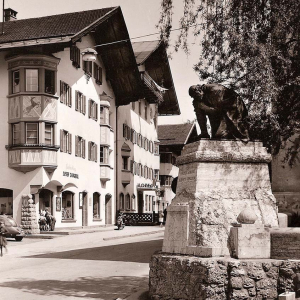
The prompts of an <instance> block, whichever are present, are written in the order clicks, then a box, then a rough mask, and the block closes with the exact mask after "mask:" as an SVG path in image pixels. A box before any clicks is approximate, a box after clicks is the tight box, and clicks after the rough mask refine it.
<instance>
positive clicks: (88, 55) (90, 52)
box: [81, 48, 98, 61]
mask: <svg viewBox="0 0 300 300" xmlns="http://www.w3.org/2000/svg"><path fill="white" fill-rule="evenodd" d="M97 54H98V53H97V51H96V50H94V49H93V48H86V49H84V50H83V51H82V52H81V55H82V59H83V61H95V60H96V59H97V57H96V55H97Z"/></svg>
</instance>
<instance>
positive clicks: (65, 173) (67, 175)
mask: <svg viewBox="0 0 300 300" xmlns="http://www.w3.org/2000/svg"><path fill="white" fill-rule="evenodd" d="M63 176H65V177H71V178H76V179H79V175H78V174H75V173H70V172H65V171H64V172H63Z"/></svg>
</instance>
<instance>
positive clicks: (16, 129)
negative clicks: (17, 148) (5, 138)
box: [12, 123, 21, 145]
mask: <svg viewBox="0 0 300 300" xmlns="http://www.w3.org/2000/svg"><path fill="white" fill-rule="evenodd" d="M12 132H13V145H18V144H20V143H21V125H20V123H15V124H13V125H12Z"/></svg>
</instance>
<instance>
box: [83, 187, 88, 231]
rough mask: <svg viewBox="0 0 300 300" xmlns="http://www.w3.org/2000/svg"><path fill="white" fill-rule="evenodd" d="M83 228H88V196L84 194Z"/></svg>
mask: <svg viewBox="0 0 300 300" xmlns="http://www.w3.org/2000/svg"><path fill="white" fill-rule="evenodd" d="M82 200H83V201H82V226H88V194H87V193H82Z"/></svg>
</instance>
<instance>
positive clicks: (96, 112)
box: [95, 103, 98, 121]
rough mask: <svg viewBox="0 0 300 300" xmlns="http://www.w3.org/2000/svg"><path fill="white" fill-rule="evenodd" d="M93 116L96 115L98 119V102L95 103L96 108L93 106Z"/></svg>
mask: <svg viewBox="0 0 300 300" xmlns="http://www.w3.org/2000/svg"><path fill="white" fill-rule="evenodd" d="M95 110H96V111H95V117H96V121H98V103H96V108H95Z"/></svg>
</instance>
